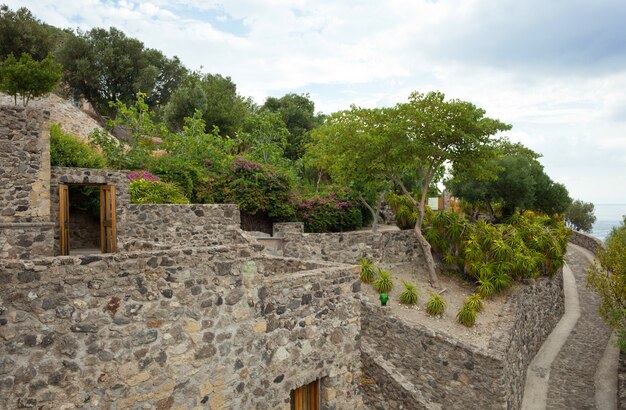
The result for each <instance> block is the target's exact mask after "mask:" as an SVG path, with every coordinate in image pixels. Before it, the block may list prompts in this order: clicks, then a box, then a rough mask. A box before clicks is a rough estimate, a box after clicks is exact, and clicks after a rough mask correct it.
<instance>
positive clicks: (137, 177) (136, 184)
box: [128, 171, 189, 204]
mask: <svg viewBox="0 0 626 410" xmlns="http://www.w3.org/2000/svg"><path fill="white" fill-rule="evenodd" d="M128 178H129V179H130V202H131V203H133V204H188V203H189V199H187V197H186V196H185V195H184V194H183V192H182V190H181V189H180V188H179V187H178V186H176V185H174V184H172V183H169V182H162V181H159V179H158V177H157V176H156V175H152V174H150V173H148V172H144V171H134V172H131V173H130V174H129V175H128Z"/></svg>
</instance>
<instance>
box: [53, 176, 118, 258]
mask: <svg viewBox="0 0 626 410" xmlns="http://www.w3.org/2000/svg"><path fill="white" fill-rule="evenodd" d="M59 208H60V209H59V225H60V235H59V238H60V246H59V248H60V254H61V255H85V254H93V253H109V252H115V251H116V249H117V239H116V238H117V232H116V212H115V187H114V186H113V185H101V184H62V185H59Z"/></svg>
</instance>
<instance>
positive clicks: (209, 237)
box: [127, 204, 250, 246]
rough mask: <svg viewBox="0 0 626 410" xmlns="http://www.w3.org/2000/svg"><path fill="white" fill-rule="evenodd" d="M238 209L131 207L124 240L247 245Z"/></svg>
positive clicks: (215, 206) (221, 206)
mask: <svg viewBox="0 0 626 410" xmlns="http://www.w3.org/2000/svg"><path fill="white" fill-rule="evenodd" d="M239 224H240V219H239V207H238V206H237V205H233V204H211V205H131V206H130V209H129V216H128V226H127V228H128V231H127V232H128V240H133V239H134V240H143V241H150V242H158V243H163V244H170V245H172V246H210V245H225V244H226V245H227V244H243V243H248V242H249V241H250V239H249V238H248V237H247V236H246V235H245V234H244V233H243V231H242V230H241V227H240V225H239Z"/></svg>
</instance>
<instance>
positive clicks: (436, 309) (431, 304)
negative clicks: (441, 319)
mask: <svg viewBox="0 0 626 410" xmlns="http://www.w3.org/2000/svg"><path fill="white" fill-rule="evenodd" d="M446 306H447V303H446V301H445V300H444V299H443V297H441V295H437V294H434V293H433V294H431V296H430V300H429V301H428V302H427V303H426V312H428V314H429V315H432V316H441V315H443V312H445V310H446Z"/></svg>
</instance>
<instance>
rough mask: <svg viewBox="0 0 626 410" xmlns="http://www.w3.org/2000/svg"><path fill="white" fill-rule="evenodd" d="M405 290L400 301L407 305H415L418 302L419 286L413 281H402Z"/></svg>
mask: <svg viewBox="0 0 626 410" xmlns="http://www.w3.org/2000/svg"><path fill="white" fill-rule="evenodd" d="M402 284H403V285H404V290H403V291H402V293H400V303H403V304H405V305H414V304H416V303H417V299H418V295H419V292H418V290H417V286H415V285H414V284H412V283H409V282H405V281H402Z"/></svg>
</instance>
